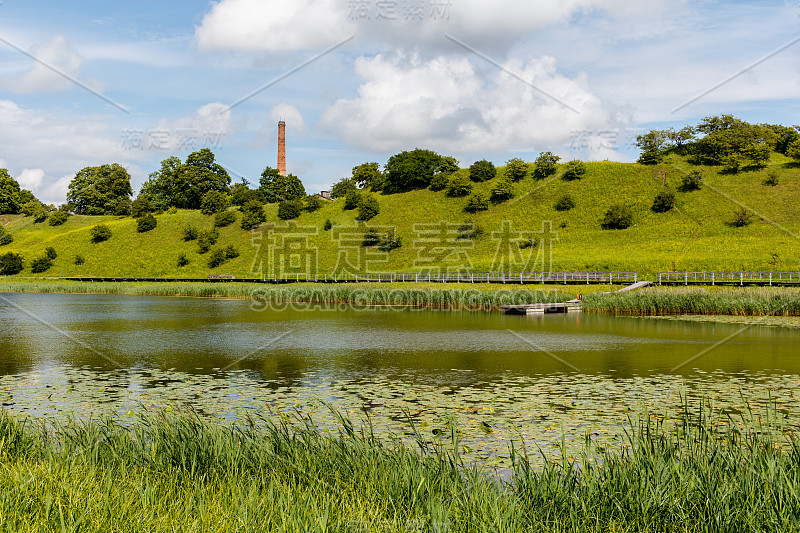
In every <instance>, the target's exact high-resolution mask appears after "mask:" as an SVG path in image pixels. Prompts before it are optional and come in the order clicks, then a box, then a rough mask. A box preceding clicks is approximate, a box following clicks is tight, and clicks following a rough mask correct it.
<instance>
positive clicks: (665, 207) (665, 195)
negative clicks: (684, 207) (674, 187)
mask: <svg viewBox="0 0 800 533" xmlns="http://www.w3.org/2000/svg"><path fill="white" fill-rule="evenodd" d="M673 207H675V193H674V192H672V191H668V190H663V191H659V193H658V194H656V197H655V198H654V199H653V205H652V206H651V207H650V209H651V210H652V211H653V212H654V213H666V212H667V211H669V210H671V209H672V208H673Z"/></svg>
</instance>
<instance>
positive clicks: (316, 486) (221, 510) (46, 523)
mask: <svg viewBox="0 0 800 533" xmlns="http://www.w3.org/2000/svg"><path fill="white" fill-rule="evenodd" d="M721 422H722V424H720V423H721ZM745 422H746V423H747V425H745V426H744V429H741V428H740V427H739V426H738V425H737V424H735V423H733V421H731V420H730V419H729V420H727V422H726V421H725V420H722V419H714V418H710V417H709V411H707V410H702V409H700V410H699V411H698V412H697V413H693V412H690V410H689V409H687V410H686V411H685V412H684V414H683V417H682V418H681V419H680V420H678V421H677V425H676V426H675V427H674V429H671V430H667V429H665V426H663V425H662V424H661V423H660V422H652V421H651V418H650V417H645V419H643V421H642V422H639V423H638V424H634V425H632V428H631V430H630V432H629V433H628V440H627V442H626V445H627V448H621V449H617V450H609V451H602V452H599V453H598V452H596V450H594V451H592V450H591V449H590V448H587V452H586V454H585V455H584V456H583V457H582V458H579V460H578V461H571V460H570V458H569V457H562V458H553V459H555V460H553V461H552V462H550V463H548V466H546V467H543V468H535V467H532V466H530V463H529V462H528V461H527V460H526V458H525V454H524V453H515V454H514V455H513V457H514V464H513V467H512V472H511V473H510V477H508V478H507V479H498V478H497V477H495V476H493V475H491V474H489V473H485V472H481V471H479V470H477V469H475V468H472V467H470V466H469V465H465V464H464V463H463V461H462V460H461V458H460V457H459V455H458V442H457V436H458V432H457V431H456V429H455V428H454V429H453V431H452V434H451V438H450V439H443V440H442V441H439V443H438V444H430V443H427V442H426V439H424V438H423V437H422V436H421V435H418V442H419V447H420V449H418V450H415V449H410V448H408V447H404V446H403V445H401V444H399V443H396V442H395V443H386V442H383V441H379V440H378V439H376V438H375V437H374V435H373V434H372V433H371V431H370V429H369V427H366V428H361V429H359V428H356V427H354V426H353V424H352V423H351V422H349V421H348V420H341V426H340V431H339V433H338V434H337V435H329V434H322V433H320V432H319V431H318V430H317V429H316V428H314V427H312V426H310V425H309V424H305V425H304V424H299V425H288V424H286V423H272V422H270V421H269V420H263V419H259V420H246V421H243V422H240V423H239V424H237V425H233V424H230V423H226V422H222V421H212V420H209V419H205V418H201V417H199V416H197V415H194V414H191V413H184V414H162V415H157V414H145V415H142V416H141V417H140V418H138V419H136V420H135V421H133V422H131V423H128V424H121V423H119V422H114V421H111V420H105V421H91V422H66V423H65V422H62V423H56V424H50V425H43V424H41V423H36V422H31V421H25V420H17V419H13V418H11V417H9V416H8V415H6V414H2V415H0V466H2V471H3V473H2V475H1V476H0V530H2V531H14V532H29V531H37V532H40V531H59V532H61V531H342V532H345V531H476V532H477V531H542V532H544V531H548V532H549V531H570V532H573V531H574V532H586V531H590V532H591V531H597V532H600V531H797V530H798V529H800V525H799V524H800V521H799V520H800V468H799V467H800V450H799V449H798V447H797V446H796V445H795V444H794V442H795V441H794V440H790V441H788V442H789V444H790V445H789V446H788V449H787V450H786V451H782V450H778V449H777V446H776V444H777V443H776V442H775V441H774V440H773V439H772V437H771V436H770V435H772V434H773V432H772V431H769V429H770V428H771V427H772V426H771V425H770V424H772V422H769V421H768V422H766V424H767V425H765V423H764V422H757V419H755V418H752V417H751V418H748V419H746V420H745ZM778 429H779V428H778ZM420 452H421V453H420ZM592 453H595V455H590V454H592ZM590 458H592V459H594V461H590V460H589V459H590Z"/></svg>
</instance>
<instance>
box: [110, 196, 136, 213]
mask: <svg viewBox="0 0 800 533" xmlns="http://www.w3.org/2000/svg"><path fill="white" fill-rule="evenodd" d="M131 207H132V203H131V199H130V198H120V199H119V200H117V202H116V203H115V204H114V206H113V207H112V208H111V213H112V214H114V215H117V216H119V217H126V216H128V215H130V214H131Z"/></svg>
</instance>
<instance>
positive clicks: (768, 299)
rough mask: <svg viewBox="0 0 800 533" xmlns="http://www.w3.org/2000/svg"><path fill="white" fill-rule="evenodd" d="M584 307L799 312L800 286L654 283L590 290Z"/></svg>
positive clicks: (625, 311)
mask: <svg viewBox="0 0 800 533" xmlns="http://www.w3.org/2000/svg"><path fill="white" fill-rule="evenodd" d="M583 309H584V310H587V311H601V312H607V313H614V314H621V315H681V314H687V315H733V316H800V288H798V289H795V288H779V287H746V288H727V287H726V288H722V287H714V288H697V287H653V288H648V289H642V290H638V291H630V292H620V293H610V294H589V295H587V296H586V297H585V298H584V300H583Z"/></svg>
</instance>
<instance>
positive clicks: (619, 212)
mask: <svg viewBox="0 0 800 533" xmlns="http://www.w3.org/2000/svg"><path fill="white" fill-rule="evenodd" d="M632 224H633V212H631V210H630V208H629V207H627V206H624V205H621V204H616V205H612V206H611V207H610V208H609V209H608V211H606V214H605V216H604V217H603V220H602V222H601V223H600V226H601V227H602V228H603V229H625V228H629V227H631V225H632Z"/></svg>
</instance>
